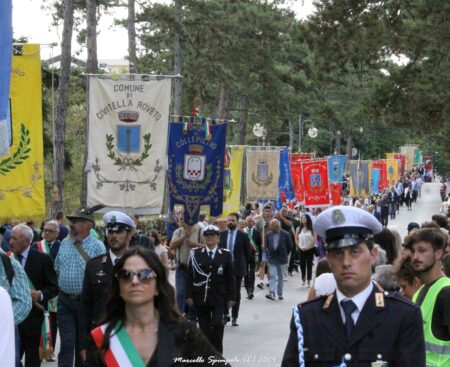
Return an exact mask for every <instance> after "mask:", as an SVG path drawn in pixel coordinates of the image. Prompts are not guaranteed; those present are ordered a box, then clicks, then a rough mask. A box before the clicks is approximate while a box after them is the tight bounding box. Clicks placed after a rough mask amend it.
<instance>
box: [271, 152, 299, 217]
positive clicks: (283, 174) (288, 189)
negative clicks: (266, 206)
mask: <svg viewBox="0 0 450 367" xmlns="http://www.w3.org/2000/svg"><path fill="white" fill-rule="evenodd" d="M278 192H279V195H278V201H276V202H275V208H276V209H278V210H279V209H281V207H282V206H283V204H287V205H289V206H293V203H294V201H295V194H294V187H293V185H292V176H291V167H290V164H289V149H288V148H282V149H281V151H280V176H279V178H278Z"/></svg>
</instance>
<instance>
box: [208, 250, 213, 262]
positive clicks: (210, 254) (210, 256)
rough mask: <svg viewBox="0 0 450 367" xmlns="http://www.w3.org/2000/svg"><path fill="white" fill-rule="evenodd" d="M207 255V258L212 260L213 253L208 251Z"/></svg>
mask: <svg viewBox="0 0 450 367" xmlns="http://www.w3.org/2000/svg"><path fill="white" fill-rule="evenodd" d="M208 254H209V258H210V259H211V260H212V258H213V254H214V252H212V251H209V252H208Z"/></svg>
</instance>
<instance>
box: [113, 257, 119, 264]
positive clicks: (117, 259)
mask: <svg viewBox="0 0 450 367" xmlns="http://www.w3.org/2000/svg"><path fill="white" fill-rule="evenodd" d="M118 261H119V258H118V257H116V258H115V259H114V265H116V264H117V262H118Z"/></svg>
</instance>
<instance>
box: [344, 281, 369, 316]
mask: <svg viewBox="0 0 450 367" xmlns="http://www.w3.org/2000/svg"><path fill="white" fill-rule="evenodd" d="M372 290H373V283H372V282H370V284H369V286H368V287H367V288H366V289H364V290H363V291H362V292H360V293H358V294H357V295H356V296H353V297H352V298H349V297H347V296H346V295H344V294H343V293H342V292H341V291H340V290H339V289H338V288H336V297H337V301H338V304H339V309H340V310H341V316H342V321H343V323H344V324H345V314H344V310H343V308H342V306H340V305H341V301H346V300H349V299H351V300H352V301H353V302H354V303H355V305H356V310H355V311H353V313H352V319H353V322H354V324H355V325H356V321H358V317H359V315H360V313H361V311H362V309H363V307H364V304H365V303H366V301H367V298H369V296H370V294H371V293H372Z"/></svg>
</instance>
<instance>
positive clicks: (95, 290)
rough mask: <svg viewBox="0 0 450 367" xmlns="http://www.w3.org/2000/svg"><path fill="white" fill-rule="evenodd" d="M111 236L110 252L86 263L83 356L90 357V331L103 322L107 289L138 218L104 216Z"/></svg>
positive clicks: (114, 213)
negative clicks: (114, 267) (134, 219)
mask: <svg viewBox="0 0 450 367" xmlns="http://www.w3.org/2000/svg"><path fill="white" fill-rule="evenodd" d="M103 223H105V227H106V235H107V239H108V251H107V252H106V254H103V255H100V256H97V257H94V258H92V259H90V260H89V261H88V262H87V263H86V269H85V271H84V280H83V291H82V293H81V301H80V336H81V339H80V349H81V351H82V353H81V356H82V359H83V360H85V359H86V350H87V349H88V347H89V338H90V332H91V330H92V329H94V328H96V327H97V326H98V325H99V322H100V320H101V318H102V316H103V315H104V313H105V311H106V293H105V291H106V289H107V288H108V287H109V285H110V284H111V278H112V270H113V266H114V264H115V263H116V262H117V260H118V259H119V258H120V257H121V256H122V255H123V254H124V253H125V251H126V250H128V247H129V246H130V241H131V237H132V236H133V231H134V230H135V229H136V225H135V223H134V221H133V220H132V219H131V218H130V217H129V216H128V215H126V214H124V213H122V212H119V211H111V212H108V213H106V214H105V215H104V216H103Z"/></svg>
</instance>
